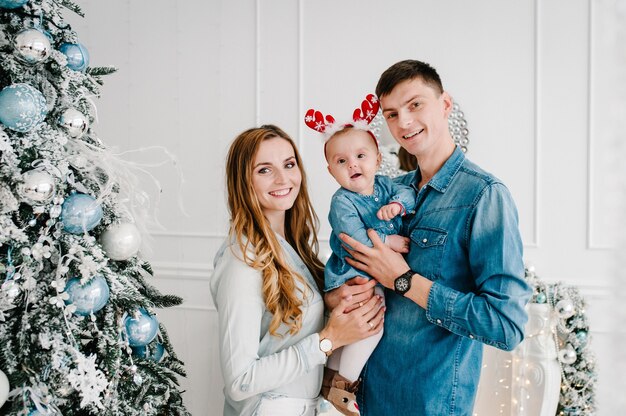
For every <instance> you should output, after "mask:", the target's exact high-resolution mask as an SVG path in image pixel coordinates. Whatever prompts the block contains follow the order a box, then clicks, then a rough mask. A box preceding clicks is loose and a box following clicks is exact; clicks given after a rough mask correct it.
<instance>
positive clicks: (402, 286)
mask: <svg viewBox="0 0 626 416" xmlns="http://www.w3.org/2000/svg"><path fill="white" fill-rule="evenodd" d="M395 289H396V290H397V291H398V292H406V291H407V290H409V279H407V278H406V277H400V278H398V279H396V281H395Z"/></svg>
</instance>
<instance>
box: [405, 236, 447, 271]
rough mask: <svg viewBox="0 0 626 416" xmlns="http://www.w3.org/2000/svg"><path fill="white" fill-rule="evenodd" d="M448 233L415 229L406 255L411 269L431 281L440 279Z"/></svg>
mask: <svg viewBox="0 0 626 416" xmlns="http://www.w3.org/2000/svg"><path fill="white" fill-rule="evenodd" d="M447 237H448V232H447V231H445V230H442V229H439V228H431V227H415V228H414V229H413V232H412V233H411V250H410V252H409V254H408V259H409V265H410V266H411V269H412V270H414V271H416V272H417V273H419V274H421V275H422V276H424V277H426V278H427V279H430V280H432V281H435V280H438V279H439V278H440V277H441V269H442V262H443V253H444V250H445V245H446V240H447Z"/></svg>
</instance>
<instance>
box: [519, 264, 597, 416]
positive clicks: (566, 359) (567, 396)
mask: <svg viewBox="0 0 626 416" xmlns="http://www.w3.org/2000/svg"><path fill="white" fill-rule="evenodd" d="M526 279H527V280H528V281H529V283H530V284H531V285H532V287H533V296H532V300H531V302H535V303H547V304H549V305H550V309H551V311H552V315H553V316H554V318H555V320H554V321H555V322H556V325H555V326H554V328H552V331H553V335H554V340H555V344H556V348H557V357H558V358H557V359H558V361H559V366H560V368H561V394H560V397H559V405H558V408H557V412H556V414H557V415H559V416H566V415H568V416H591V415H594V414H595V412H596V400H595V399H596V397H595V385H596V382H597V373H596V358H595V355H594V353H593V351H592V349H591V342H590V341H591V334H590V332H589V322H588V318H587V315H586V311H585V306H586V304H585V300H584V299H583V297H582V296H581V294H580V290H579V289H578V288H577V287H575V286H568V285H564V284H562V283H560V282H557V283H545V282H543V281H542V280H541V279H540V278H539V277H538V276H537V274H536V273H535V270H534V268H533V267H532V266H529V267H526ZM572 351H573V353H572ZM574 355H575V358H574Z"/></svg>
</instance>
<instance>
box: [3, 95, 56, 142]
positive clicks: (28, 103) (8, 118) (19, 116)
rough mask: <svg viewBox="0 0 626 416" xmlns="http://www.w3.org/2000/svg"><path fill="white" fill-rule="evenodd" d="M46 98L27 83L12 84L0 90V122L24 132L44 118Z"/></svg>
mask: <svg viewBox="0 0 626 416" xmlns="http://www.w3.org/2000/svg"><path fill="white" fill-rule="evenodd" d="M46 113H47V109H46V99H45V98H44V96H43V94H42V93H40V92H39V91H37V90H36V89H35V88H33V87H31V86H30V85H28V84H24V83H18V84H12V85H9V86H8V87H6V88H4V89H3V90H2V91H0V123H2V124H4V125H5V126H7V127H8V128H10V129H11V130H15V131H18V132H20V133H25V132H27V131H29V130H31V129H32V128H34V127H35V126H37V125H38V124H39V123H41V122H42V121H43V119H44V118H46Z"/></svg>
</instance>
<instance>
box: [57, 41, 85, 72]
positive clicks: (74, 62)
mask: <svg viewBox="0 0 626 416" xmlns="http://www.w3.org/2000/svg"><path fill="white" fill-rule="evenodd" d="M59 50H60V51H61V53H63V55H65V56H67V67H68V68H70V69H73V70H74V71H80V72H85V71H86V70H87V67H88V66H89V51H87V48H85V46H84V45H83V44H81V43H63V44H61V46H59Z"/></svg>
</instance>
